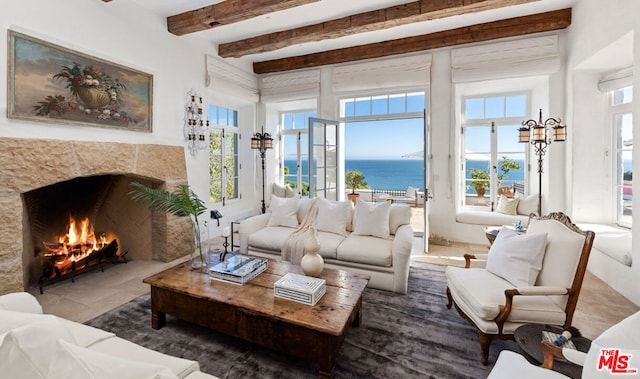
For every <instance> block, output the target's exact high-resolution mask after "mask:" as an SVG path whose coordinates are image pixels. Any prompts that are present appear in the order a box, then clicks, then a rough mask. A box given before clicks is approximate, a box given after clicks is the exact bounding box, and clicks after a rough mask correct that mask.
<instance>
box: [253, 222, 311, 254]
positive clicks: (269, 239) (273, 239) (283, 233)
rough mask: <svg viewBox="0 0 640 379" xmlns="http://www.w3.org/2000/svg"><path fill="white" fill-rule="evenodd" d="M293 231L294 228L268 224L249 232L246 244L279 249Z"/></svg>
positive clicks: (260, 247)
mask: <svg viewBox="0 0 640 379" xmlns="http://www.w3.org/2000/svg"><path fill="white" fill-rule="evenodd" d="M294 231H295V229H294V228H287V227H284V226H268V227H266V228H262V229H260V230H258V231H257V232H254V233H251V234H250V235H249V241H248V245H249V246H251V247H255V248H258V249H263V250H271V251H281V250H282V246H283V245H284V243H285V242H286V241H287V240H288V239H289V236H290V235H291V234H292V233H293V232H294ZM321 246H322V245H321Z"/></svg>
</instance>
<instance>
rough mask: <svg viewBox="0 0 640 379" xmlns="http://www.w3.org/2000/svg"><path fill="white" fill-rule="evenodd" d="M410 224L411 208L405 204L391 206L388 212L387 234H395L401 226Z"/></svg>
mask: <svg viewBox="0 0 640 379" xmlns="http://www.w3.org/2000/svg"><path fill="white" fill-rule="evenodd" d="M410 223H411V208H410V207H409V206H408V205H407V204H392V205H391V209H390V210H389V233H391V234H396V231H397V230H398V228H399V227H401V226H402V225H409V224H410Z"/></svg>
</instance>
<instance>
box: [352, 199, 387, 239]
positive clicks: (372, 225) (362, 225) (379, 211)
mask: <svg viewBox="0 0 640 379" xmlns="http://www.w3.org/2000/svg"><path fill="white" fill-rule="evenodd" d="M390 211H391V203H389V202H387V201H385V202H383V203H380V204H369V203H366V202H364V201H362V200H360V199H358V200H357V201H356V210H355V214H354V216H353V234H356V235H361V236H374V237H378V238H384V239H387V238H389V212H390Z"/></svg>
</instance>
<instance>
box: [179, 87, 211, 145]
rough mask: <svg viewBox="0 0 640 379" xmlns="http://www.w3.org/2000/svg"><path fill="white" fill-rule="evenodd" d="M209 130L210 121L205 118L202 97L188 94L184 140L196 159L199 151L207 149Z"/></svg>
mask: <svg viewBox="0 0 640 379" xmlns="http://www.w3.org/2000/svg"><path fill="white" fill-rule="evenodd" d="M208 129H209V120H206V117H205V116H204V108H203V103H202V97H200V96H198V95H197V94H196V93H195V92H193V91H191V92H189V94H188V101H187V105H186V106H185V120H184V129H183V133H184V139H185V141H186V144H187V148H188V149H189V152H190V153H191V155H193V156H194V157H195V156H196V155H198V150H204V149H206V148H207V139H206V137H205V134H206V132H207V130H208Z"/></svg>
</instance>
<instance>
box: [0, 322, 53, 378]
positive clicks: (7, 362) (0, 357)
mask: <svg viewBox="0 0 640 379" xmlns="http://www.w3.org/2000/svg"><path fill="white" fill-rule="evenodd" d="M0 362H2V364H1V365H0V366H1V368H2V377H3V378H12V379H41V378H42V379H43V378H45V375H44V374H42V372H40V370H39V369H38V366H37V365H36V363H34V362H33V361H32V360H31V358H30V357H29V355H28V354H27V353H26V352H24V351H23V350H22V349H20V348H19V346H18V342H17V341H15V337H13V336H7V335H6V333H5V334H3V335H0Z"/></svg>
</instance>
